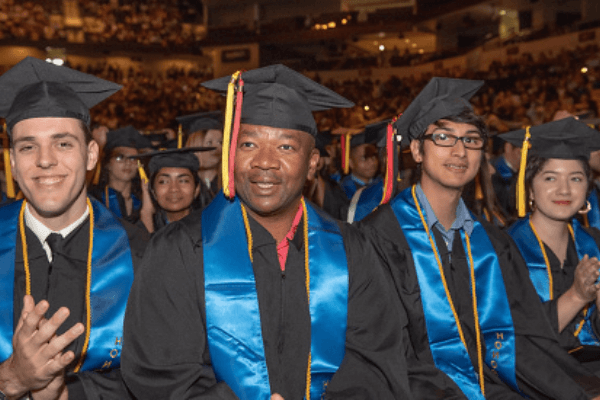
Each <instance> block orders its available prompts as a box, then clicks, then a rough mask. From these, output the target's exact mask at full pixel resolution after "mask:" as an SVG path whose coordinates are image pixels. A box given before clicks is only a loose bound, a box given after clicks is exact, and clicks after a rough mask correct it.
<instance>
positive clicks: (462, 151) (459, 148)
mask: <svg viewBox="0 0 600 400" xmlns="http://www.w3.org/2000/svg"><path fill="white" fill-rule="evenodd" d="M466 154H467V148H466V147H465V144H464V143H463V141H462V140H460V138H459V139H458V140H457V141H456V143H454V146H452V155H455V156H457V157H464V156H465V155H466Z"/></svg>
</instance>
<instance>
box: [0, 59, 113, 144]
mask: <svg viewBox="0 0 600 400" xmlns="http://www.w3.org/2000/svg"><path fill="white" fill-rule="evenodd" d="M119 89H121V86H120V85H117V84H116V83H113V82H109V81H106V80H104V79H100V78H97V77H95V76H93V75H89V74H86V73H83V72H79V71H75V70H73V69H70V68H67V67H62V66H57V65H54V64H50V63H47V62H46V61H42V60H39V59H37V58H33V57H26V58H24V59H23V60H22V61H21V62H19V63H18V64H17V65H15V66H14V67H12V68H11V69H9V70H8V71H7V72H6V73H4V74H3V75H2V76H0V92H1V93H2V96H0V117H4V118H6V123H7V126H8V132H9V133H10V132H11V131H12V128H13V127H14V126H15V124H16V123H17V122H19V121H22V120H25V119H30V118H44V117H56V118H76V119H79V120H81V121H83V122H84V123H85V124H86V125H87V126H89V125H90V112H89V109H90V108H92V107H93V106H95V105H96V104H98V103H100V102H101V101H103V100H104V99H106V98H108V97H109V96H111V95H112V94H114V93H115V92H117V91H118V90H119Z"/></svg>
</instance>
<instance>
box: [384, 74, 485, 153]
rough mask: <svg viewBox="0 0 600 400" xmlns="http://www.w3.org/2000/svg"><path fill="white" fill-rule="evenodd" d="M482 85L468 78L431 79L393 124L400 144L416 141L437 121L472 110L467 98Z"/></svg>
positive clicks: (480, 82) (481, 82)
mask: <svg viewBox="0 0 600 400" xmlns="http://www.w3.org/2000/svg"><path fill="white" fill-rule="evenodd" d="M483 84H484V82H483V81H475V80H469V79H452V78H438V77H434V78H432V79H431V80H430V81H429V83H428V84H427V85H426V86H425V87H424V88H423V90H422V91H421V93H419V94H418V95H417V97H415V99H414V100H413V101H412V103H410V105H409V106H408V107H407V108H406V110H404V112H403V113H402V116H401V117H400V118H398V121H396V123H395V128H396V130H397V132H398V134H400V135H402V141H403V143H409V142H410V141H411V140H414V139H417V138H418V137H419V136H421V135H422V134H423V133H424V132H425V131H426V130H427V127H428V126H429V125H431V124H433V123H434V122H436V121H438V120H440V119H443V118H447V117H450V116H453V115H458V114H460V113H461V112H462V111H464V110H472V109H473V107H472V106H471V104H470V103H469V99H470V98H471V97H472V96H473V95H474V94H475V93H476V92H477V91H478V90H479V88H481V86H483Z"/></svg>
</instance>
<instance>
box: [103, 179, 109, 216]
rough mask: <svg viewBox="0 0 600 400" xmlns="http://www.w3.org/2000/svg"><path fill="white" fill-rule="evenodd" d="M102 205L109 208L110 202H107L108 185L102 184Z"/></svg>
mask: <svg viewBox="0 0 600 400" xmlns="http://www.w3.org/2000/svg"><path fill="white" fill-rule="evenodd" d="M104 205H105V206H106V208H108V209H109V210H110V204H109V202H108V185H106V186H104Z"/></svg>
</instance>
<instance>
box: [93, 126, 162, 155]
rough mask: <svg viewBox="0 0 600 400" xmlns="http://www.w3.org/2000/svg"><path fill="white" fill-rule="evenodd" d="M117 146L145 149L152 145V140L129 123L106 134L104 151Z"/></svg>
mask: <svg viewBox="0 0 600 400" xmlns="http://www.w3.org/2000/svg"><path fill="white" fill-rule="evenodd" d="M115 147H131V148H134V149H145V148H149V147H152V143H151V142H150V140H149V139H148V138H147V137H145V136H144V135H142V134H141V133H140V132H139V131H138V130H137V129H135V128H134V127H133V126H131V125H128V126H125V127H123V128H119V129H115V130H113V131H109V132H108V133H107V134H106V144H105V145H104V151H105V152H108V151H110V150H112V149H114V148H115Z"/></svg>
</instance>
